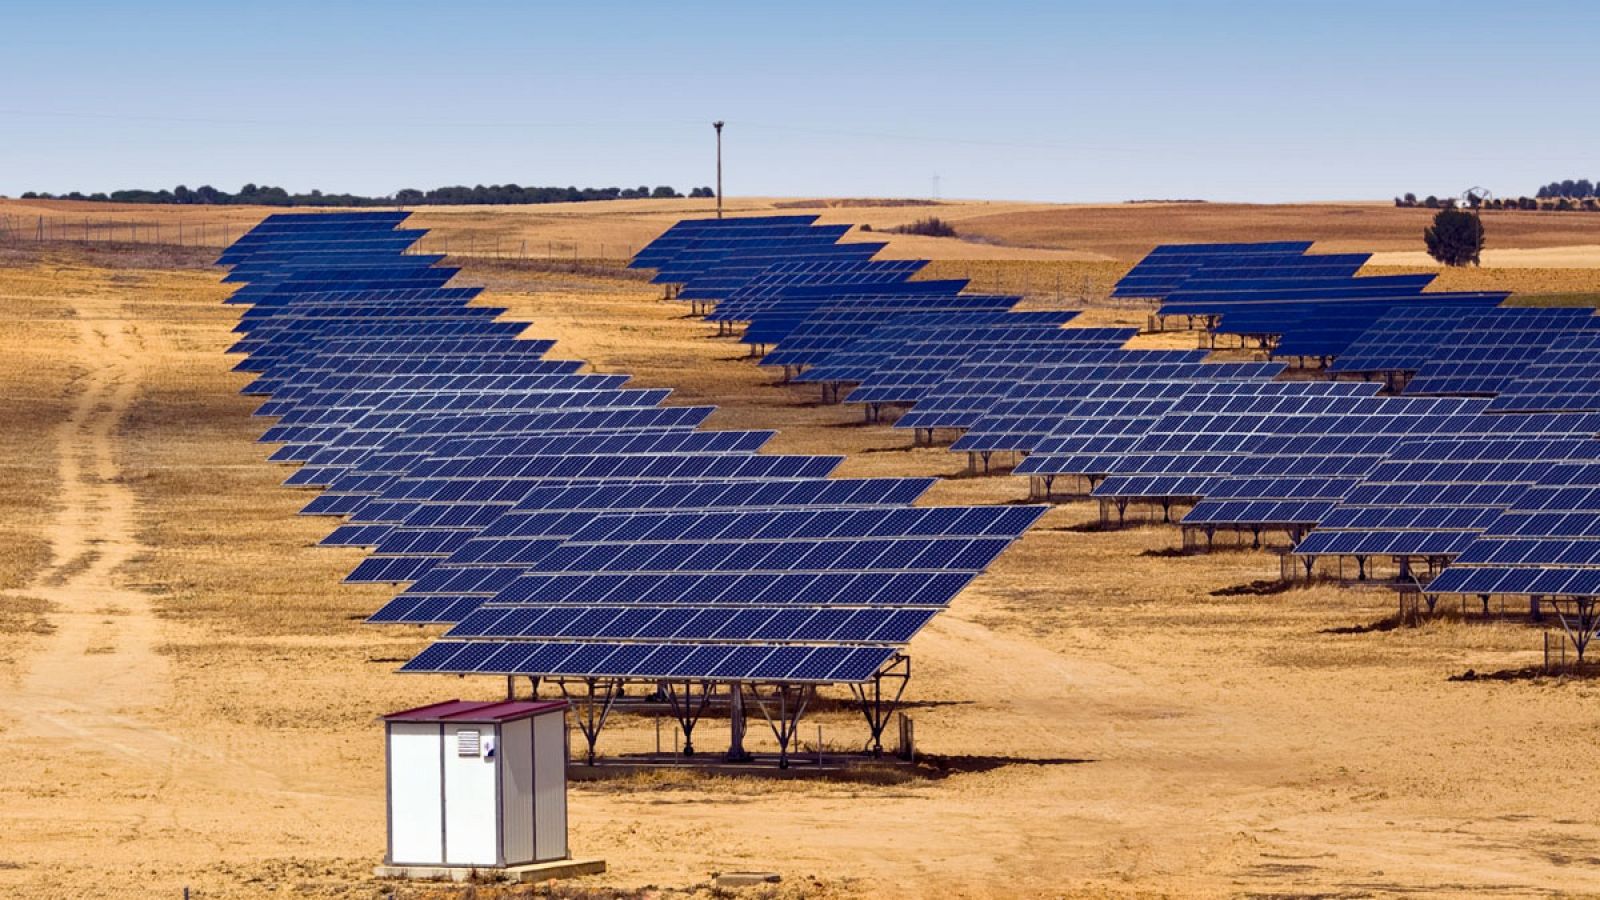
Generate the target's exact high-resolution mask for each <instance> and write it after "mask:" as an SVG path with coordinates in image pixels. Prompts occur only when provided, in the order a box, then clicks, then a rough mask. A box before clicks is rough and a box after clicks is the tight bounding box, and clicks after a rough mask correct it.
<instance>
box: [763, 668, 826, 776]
mask: <svg viewBox="0 0 1600 900" xmlns="http://www.w3.org/2000/svg"><path fill="white" fill-rule="evenodd" d="M773 687H774V690H773V696H772V699H775V700H776V701H777V706H778V717H777V718H776V719H774V718H773V717H772V712H771V711H770V710H769V709H768V708H767V701H766V700H763V699H762V697H761V691H760V690H759V689H758V688H757V686H756V683H755V682H750V684H749V690H750V696H752V697H754V698H755V700H756V708H757V709H760V710H761V716H762V718H764V719H766V720H767V726H768V727H769V728H771V729H772V736H773V737H774V738H776V739H777V741H778V768H780V769H787V768H789V745H790V744H793V743H796V740H795V739H796V737H797V735H798V732H799V730H800V717H801V716H802V715H804V714H805V711H806V704H807V703H809V702H810V700H811V698H812V697H813V696H815V695H816V692H817V689H816V686H815V685H807V684H798V685H797V684H790V683H789V682H782V683H779V684H777V685H774V686H773Z"/></svg>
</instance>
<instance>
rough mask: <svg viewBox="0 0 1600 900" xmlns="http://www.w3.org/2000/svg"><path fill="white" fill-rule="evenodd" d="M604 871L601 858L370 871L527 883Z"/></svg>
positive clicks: (433, 878) (429, 878)
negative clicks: (486, 865) (522, 863)
mask: <svg viewBox="0 0 1600 900" xmlns="http://www.w3.org/2000/svg"><path fill="white" fill-rule="evenodd" d="M605 870H606V861H605V860H603V859H558V860H556V861H554V862H544V863H529V864H528V865H525V866H507V867H505V868H503V869H497V868H494V867H474V866H377V867H376V868H374V869H373V870H372V874H374V875H376V876H378V877H379V878H409V879H413V880H418V881H467V880H469V879H471V878H473V877H477V878H491V879H493V878H498V879H500V880H501V881H513V882H519V883H522V884H530V883H532V882H535V881H551V880H554V879H557V878H577V877H578V876H580V875H599V874H600V873H602V872H604V871H605Z"/></svg>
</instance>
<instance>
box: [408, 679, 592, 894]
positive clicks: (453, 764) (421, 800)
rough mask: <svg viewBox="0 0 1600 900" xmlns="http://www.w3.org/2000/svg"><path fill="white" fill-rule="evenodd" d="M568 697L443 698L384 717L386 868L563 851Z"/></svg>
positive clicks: (511, 859)
mask: <svg viewBox="0 0 1600 900" xmlns="http://www.w3.org/2000/svg"><path fill="white" fill-rule="evenodd" d="M566 710H567V704H566V701H563V700H555V701H501V702H493V703H480V702H473V701H469V700H450V701H448V702H445V703H436V704H433V705H432V706H423V707H419V708H417V709H408V710H405V711H404V712H397V713H393V714H390V715H387V716H384V717H383V720H384V727H385V731H386V741H387V745H388V754H387V756H388V770H389V778H388V782H389V853H388V856H387V858H386V860H385V861H386V862H387V863H388V864H389V865H391V866H471V867H474V868H489V867H503V866H520V865H526V864H528V863H539V862H549V861H551V860H560V859H566V858H567V734H566V731H567V726H566Z"/></svg>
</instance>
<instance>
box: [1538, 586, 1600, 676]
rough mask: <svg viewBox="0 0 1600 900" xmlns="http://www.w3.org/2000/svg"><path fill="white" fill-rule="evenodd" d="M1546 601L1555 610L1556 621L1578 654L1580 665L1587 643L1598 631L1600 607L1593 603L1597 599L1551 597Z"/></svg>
mask: <svg viewBox="0 0 1600 900" xmlns="http://www.w3.org/2000/svg"><path fill="white" fill-rule="evenodd" d="M1546 599H1547V600H1548V602H1549V604H1550V606H1552V607H1554V608H1555V611H1556V621H1558V622H1560V623H1561V630H1562V631H1564V632H1566V633H1567V640H1569V641H1572V649H1574V650H1576V651H1577V652H1578V663H1579V664H1580V665H1581V664H1582V663H1583V654H1584V651H1585V650H1587V649H1589V642H1590V641H1591V640H1593V639H1594V636H1595V633H1596V632H1597V631H1600V606H1597V605H1596V602H1595V601H1596V599H1597V598H1595V597H1555V596H1551V597H1548V598H1546Z"/></svg>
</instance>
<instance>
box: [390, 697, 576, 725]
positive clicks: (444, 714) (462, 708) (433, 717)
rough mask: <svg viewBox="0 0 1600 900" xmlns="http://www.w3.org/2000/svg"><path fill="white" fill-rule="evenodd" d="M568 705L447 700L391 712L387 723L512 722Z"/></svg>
mask: <svg viewBox="0 0 1600 900" xmlns="http://www.w3.org/2000/svg"><path fill="white" fill-rule="evenodd" d="M566 708H567V701H565V700H496V701H490V702H487V703H485V702H482V701H479V700H446V701H445V702H443V703H434V704H432V705H430V706H419V707H417V708H416V709H406V710H401V711H400V712H395V713H390V714H388V715H387V716H384V717H383V720H384V721H385V722H510V721H512V720H513V719H526V718H528V717H529V716H542V715H545V714H547V713H554V712H560V711H561V710H564V709H566Z"/></svg>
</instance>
